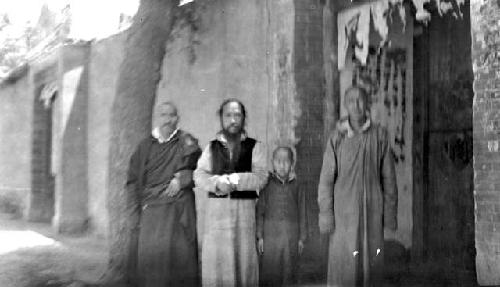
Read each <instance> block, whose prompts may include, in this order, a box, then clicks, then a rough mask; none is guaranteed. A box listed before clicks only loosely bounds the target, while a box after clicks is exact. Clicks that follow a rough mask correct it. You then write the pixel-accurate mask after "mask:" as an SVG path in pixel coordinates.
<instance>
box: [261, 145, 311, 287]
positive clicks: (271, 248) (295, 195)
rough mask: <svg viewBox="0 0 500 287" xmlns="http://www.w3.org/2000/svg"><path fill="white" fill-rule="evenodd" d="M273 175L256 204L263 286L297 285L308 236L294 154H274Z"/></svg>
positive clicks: (278, 151)
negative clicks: (298, 268)
mask: <svg viewBox="0 0 500 287" xmlns="http://www.w3.org/2000/svg"><path fill="white" fill-rule="evenodd" d="M272 163H273V173H271V175H270V177H269V182H268V183H267V185H266V187H265V188H264V189H263V190H262V191H261V193H260V196H259V200H258V202H257V240H258V249H259V253H260V254H261V264H260V283H261V286H290V285H295V284H297V271H298V270H297V263H298V259H299V255H300V254H302V250H303V249H304V242H305V240H306V236H307V229H306V202H305V193H304V192H303V190H301V189H299V186H298V184H297V180H296V179H295V174H294V172H293V169H292V166H294V156H293V151H292V149H291V148H290V147H278V148H276V149H275V150H274V152H273V160H272Z"/></svg>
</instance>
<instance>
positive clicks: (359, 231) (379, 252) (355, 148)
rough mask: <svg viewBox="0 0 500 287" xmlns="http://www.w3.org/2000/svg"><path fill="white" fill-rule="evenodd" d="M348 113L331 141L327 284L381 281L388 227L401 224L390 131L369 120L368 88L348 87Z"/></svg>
mask: <svg viewBox="0 0 500 287" xmlns="http://www.w3.org/2000/svg"><path fill="white" fill-rule="evenodd" d="M345 107H346V109H347V112H348V117H347V118H346V119H341V120H340V121H339V122H338V124H337V127H336V129H335V131H334V132H333V134H332V135H331V137H330V139H329V140H328V142H327V143H326V150H325V154H324V157H323V167H322V169H321V176H320V181H319V187H318V204H319V228H320V232H321V233H328V234H330V243H329V246H330V249H329V252H328V259H329V260H328V286H339V287H346V286H363V287H368V286H381V284H382V278H383V276H382V275H383V274H382V271H383V270H382V269H383V263H384V259H383V254H384V229H387V230H388V232H391V230H392V231H394V230H395V229H396V227H397V219H396V218H397V198H398V197H397V186H396V177H395V172H394V162H393V156H392V152H391V148H390V145H389V140H388V134H387V131H386V130H385V129H384V128H382V127H381V126H379V125H378V124H374V123H372V122H371V121H370V117H369V114H368V112H367V111H368V103H367V93H366V92H365V91H364V90H363V89H361V88H359V87H351V88H349V89H348V90H347V91H346V93H345Z"/></svg>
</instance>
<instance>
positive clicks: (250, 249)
mask: <svg viewBox="0 0 500 287" xmlns="http://www.w3.org/2000/svg"><path fill="white" fill-rule="evenodd" d="M217 140H219V141H221V142H222V143H223V144H224V146H226V144H225V140H224V138H223V137H222V136H221V134H219V135H218V137H217ZM211 163H212V155H211V151H210V145H208V146H207V147H206V148H205V149H204V150H203V153H202V155H201V157H200V159H199V160H198V166H197V169H196V170H195V172H194V180H195V183H196V187H197V190H196V191H197V193H202V194H200V197H202V198H203V197H205V198H206V194H207V193H208V192H215V189H216V188H215V185H216V181H217V179H218V178H219V175H214V174H212V164H211ZM238 177H239V182H238V184H237V185H236V191H235V192H238V191H247V190H256V191H259V190H260V189H261V188H262V187H263V186H264V185H265V183H266V181H267V172H266V157H265V154H264V150H263V147H262V144H261V143H260V142H257V143H256V144H255V147H254V149H253V152H252V171H251V172H245V173H238ZM197 196H198V194H197ZM204 205H205V206H204V209H205V212H204V214H205V215H204V220H205V221H204V225H205V226H204V228H203V229H204V234H203V238H202V244H201V245H202V247H201V269H202V275H201V277H202V279H201V280H202V285H203V286H209V287H214V286H245V287H247V286H248V287H252V286H257V285H258V283H259V277H258V275H259V274H258V257H257V250H256V241H255V199H231V198H229V197H228V198H208V199H205V202H204Z"/></svg>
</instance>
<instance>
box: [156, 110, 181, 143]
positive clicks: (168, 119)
mask: <svg viewBox="0 0 500 287" xmlns="http://www.w3.org/2000/svg"><path fill="white" fill-rule="evenodd" d="M178 122H179V116H178V115H177V110H176V109H175V107H173V106H172V105H169V104H165V105H161V106H160V107H158V123H159V124H160V130H161V132H162V134H163V136H168V135H170V134H171V133H172V132H173V131H174V130H175V129H176V128H177V123H178Z"/></svg>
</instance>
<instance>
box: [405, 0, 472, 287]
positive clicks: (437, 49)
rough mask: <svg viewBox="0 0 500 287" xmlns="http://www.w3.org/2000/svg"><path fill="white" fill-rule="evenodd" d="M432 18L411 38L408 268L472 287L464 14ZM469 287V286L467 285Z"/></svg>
mask: <svg viewBox="0 0 500 287" xmlns="http://www.w3.org/2000/svg"><path fill="white" fill-rule="evenodd" d="M462 11H463V19H460V18H458V19H457V18H454V17H452V16H450V15H443V16H439V15H438V12H437V11H433V14H432V21H430V22H429V23H428V24H427V25H423V24H421V23H415V26H416V29H415V31H416V33H415V36H414V162H415V166H414V208H413V214H414V215H413V216H414V220H413V221H414V227H413V252H412V262H413V263H414V264H415V266H418V268H416V269H415V270H416V272H419V273H420V272H421V274H422V275H423V276H425V277H429V278H431V277H432V278H434V279H436V278H440V279H442V280H461V279H462V281H463V282H462V283H463V284H465V285H457V286H474V285H475V284H476V283H475V282H476V280H475V246H474V198H473V190H474V189H473V183H474V181H473V174H474V170H473V166H472V100H473V89H472V84H473V73H472V61H471V48H470V47H471V35H470V13H469V7H468V4H466V6H465V7H464V8H463V9H462ZM467 284H469V285H467Z"/></svg>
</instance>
